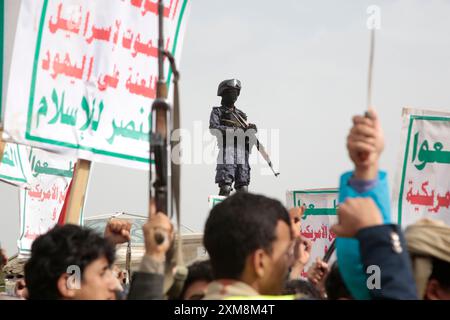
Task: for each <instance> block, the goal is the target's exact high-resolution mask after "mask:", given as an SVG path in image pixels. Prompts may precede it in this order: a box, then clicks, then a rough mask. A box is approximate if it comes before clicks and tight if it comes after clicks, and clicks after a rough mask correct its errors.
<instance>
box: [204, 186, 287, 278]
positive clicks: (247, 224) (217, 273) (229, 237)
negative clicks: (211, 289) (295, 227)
mask: <svg viewBox="0 0 450 320" xmlns="http://www.w3.org/2000/svg"><path fill="white" fill-rule="evenodd" d="M280 220H281V221H284V222H285V223H286V224H287V225H288V226H289V227H290V226H291V221H290V219H289V214H288V212H287V210H286V208H285V207H284V206H283V205H282V204H281V202H279V201H278V200H274V199H270V198H267V197H265V196H262V195H255V194H251V193H248V192H237V193H235V194H234V195H232V196H230V197H228V198H227V199H225V200H224V201H223V202H221V203H219V204H217V205H216V206H215V207H214V208H213V209H212V210H211V213H210V215H209V217H208V219H207V221H206V225H205V232H204V236H203V243H204V246H205V248H206V250H207V251H208V254H209V257H210V261H211V266H212V270H213V275H214V277H215V278H217V279H220V278H222V279H224V278H227V279H239V277H240V276H241V274H242V272H243V270H244V266H245V260H246V259H247V257H248V256H249V255H250V254H251V253H252V252H254V251H255V250H257V249H264V250H266V251H267V252H268V253H270V252H271V251H272V244H273V242H274V241H275V239H276V226H277V223H278V221H280Z"/></svg>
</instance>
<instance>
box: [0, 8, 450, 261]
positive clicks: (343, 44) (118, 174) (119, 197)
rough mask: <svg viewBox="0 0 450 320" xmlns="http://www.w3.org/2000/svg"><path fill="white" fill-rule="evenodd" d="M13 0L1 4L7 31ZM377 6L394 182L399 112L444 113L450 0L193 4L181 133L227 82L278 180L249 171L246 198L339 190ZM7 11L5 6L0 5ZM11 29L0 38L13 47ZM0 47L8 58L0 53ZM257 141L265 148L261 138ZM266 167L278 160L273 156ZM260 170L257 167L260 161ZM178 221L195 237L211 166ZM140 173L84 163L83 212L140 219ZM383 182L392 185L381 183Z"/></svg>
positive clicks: (5, 216)
mask: <svg viewBox="0 0 450 320" xmlns="http://www.w3.org/2000/svg"><path fill="white" fill-rule="evenodd" d="M18 2H19V1H17V0H6V4H7V6H8V5H9V6H10V5H11V4H13V5H14V6H12V7H10V8H12V9H11V10H12V11H7V12H8V13H7V14H8V17H7V20H8V22H12V21H14V20H15V16H14V14H16V13H14V9H15V7H17V5H18ZM372 4H375V5H378V6H379V7H380V8H381V30H379V31H378V33H377V46H376V56H375V66H374V104H375V105H376V107H377V110H378V112H379V114H380V117H381V119H382V124H383V127H384V130H385V135H386V150H385V153H384V155H383V157H382V167H383V168H384V169H386V170H387V171H388V172H389V174H390V181H391V182H393V178H394V176H395V171H396V167H397V166H396V164H397V158H398V153H399V152H400V146H399V138H400V127H401V117H400V116H401V109H402V107H404V106H414V107H419V108H429V109H436V110H447V111H450V94H449V92H450V91H449V89H448V87H447V86H448V85H449V83H450V59H449V57H450V20H449V19H448V13H449V12H450V2H449V1H445V0H384V1H382V0H380V1H375V0H373V1H366V0H346V1H333V0H309V1H306V0H284V1H266V0H246V1H242V0H227V1H218V0H192V10H191V15H190V18H189V22H188V27H187V34H186V36H185V42H184V48H183V55H182V56H183V57H182V61H181V68H180V69H181V70H180V71H181V99H182V100H181V102H182V105H181V108H182V127H184V128H186V129H188V130H191V131H192V130H193V128H194V122H195V121H201V122H202V124H203V128H206V127H207V126H208V121H209V114H210V110H211V107H212V106H214V105H218V104H219V98H218V97H216V90H217V85H218V83H219V82H220V81H221V80H223V79H226V78H231V77H236V78H238V79H240V80H241V81H242V85H243V89H242V92H241V96H240V97H239V100H238V102H237V106H238V107H240V108H241V109H243V110H244V111H245V112H246V113H247V114H248V116H249V119H250V121H251V122H254V123H256V124H257V125H258V128H259V129H279V134H280V145H279V150H280V153H279V157H278V158H279V161H278V160H276V161H274V162H275V163H274V164H275V166H276V167H277V168H279V170H280V172H281V175H280V177H279V178H278V179H275V178H274V177H273V176H270V175H267V176H262V175H260V170H259V167H258V166H255V167H253V168H252V182H251V185H250V190H251V191H253V192H258V193H263V194H266V195H269V196H273V197H276V198H279V199H280V200H281V201H283V202H285V193H286V191H287V190H291V189H304V188H323V187H337V183H338V178H339V175H340V174H341V173H342V172H343V171H345V170H349V169H351V164H350V162H349V160H348V157H347V154H346V150H345V137H346V134H347V131H348V129H349V125H350V118H351V116H352V115H353V114H355V113H361V112H363V111H364V109H365V104H366V86H367V63H368V47H369V37H368V36H369V31H368V30H367V28H366V18H367V14H366V9H367V7H368V6H369V5H372ZM7 10H8V8H7ZM13 32H14V31H13V30H12V29H11V24H9V25H8V27H7V29H6V36H7V38H6V39H7V41H8V39H11V37H12V34H13ZM10 50H11V48H10V45H8V44H7V48H6V51H7V52H6V53H7V55H8V52H10ZM262 142H265V141H262ZM274 158H275V159H276V157H274ZM261 163H262V162H261ZM182 170H183V173H182V219H183V224H185V225H186V226H188V227H189V228H191V229H194V230H196V231H199V232H200V231H202V229H203V225H204V222H205V219H206V216H207V214H208V203H207V199H208V195H211V194H215V193H216V192H217V188H216V185H215V184H214V174H215V165H214V164H210V165H206V164H195V165H184V166H183V168H182ZM147 184H148V182H147V175H146V174H143V173H142V172H141V171H135V170H130V169H125V168H120V167H113V166H109V165H102V164H96V165H95V166H94V169H93V172H92V176H91V183H90V187H89V193H88V198H87V205H86V208H85V214H86V215H87V216H92V215H96V214H104V213H113V212H117V211H126V212H131V213H141V214H145V213H146V208H147V188H148V187H147ZM391 185H392V184H391ZM0 204H1V208H2V209H1V211H0V215H1V218H0V221H1V223H0V241H1V243H2V244H3V246H5V247H6V248H7V249H8V252H9V253H10V254H12V253H14V252H15V251H16V249H15V241H16V239H17V236H18V233H19V214H18V191H17V190H16V189H15V188H13V187H10V186H8V185H5V184H0Z"/></svg>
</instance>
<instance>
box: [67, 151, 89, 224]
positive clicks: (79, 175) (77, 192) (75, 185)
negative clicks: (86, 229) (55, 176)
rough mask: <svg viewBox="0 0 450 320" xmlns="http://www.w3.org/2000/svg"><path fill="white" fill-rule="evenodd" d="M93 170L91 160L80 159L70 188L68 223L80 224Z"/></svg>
mask: <svg viewBox="0 0 450 320" xmlns="http://www.w3.org/2000/svg"><path fill="white" fill-rule="evenodd" d="M90 171H91V161H88V160H82V159H78V161H77V164H76V167H75V172H74V175H73V178H72V187H71V188H70V193H69V198H68V199H67V200H66V201H69V202H68V206H67V213H66V221H65V222H66V224H69V223H70V224H80V217H81V213H82V212H83V207H84V200H85V198H86V189H87V184H88V181H89V173H90Z"/></svg>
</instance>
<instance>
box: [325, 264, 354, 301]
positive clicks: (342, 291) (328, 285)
mask: <svg viewBox="0 0 450 320" xmlns="http://www.w3.org/2000/svg"><path fill="white" fill-rule="evenodd" d="M325 292H326V294H327V298H328V300H351V299H353V298H352V295H351V294H350V291H349V290H348V289H347V286H346V285H345V283H344V280H343V279H342V276H341V273H340V272H339V268H338V264H337V261H335V262H334V263H333V264H332V266H331V269H330V272H329V273H328V275H327V277H326V278H325Z"/></svg>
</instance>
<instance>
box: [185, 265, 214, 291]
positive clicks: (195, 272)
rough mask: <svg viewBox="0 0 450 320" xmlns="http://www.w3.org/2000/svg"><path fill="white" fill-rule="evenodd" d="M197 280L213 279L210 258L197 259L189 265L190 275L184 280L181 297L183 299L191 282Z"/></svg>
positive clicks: (209, 280)
mask: <svg viewBox="0 0 450 320" xmlns="http://www.w3.org/2000/svg"><path fill="white" fill-rule="evenodd" d="M196 281H206V282H211V281H213V274H212V270H211V262H210V261H209V260H203V261H196V262H194V263H192V264H191V265H190V266H189V267H188V276H187V278H186V280H185V281H184V286H183V290H182V291H181V294H180V299H183V296H184V294H185V293H186V290H187V289H188V288H189V286H190V285H191V284H193V283H194V282H196Z"/></svg>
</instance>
